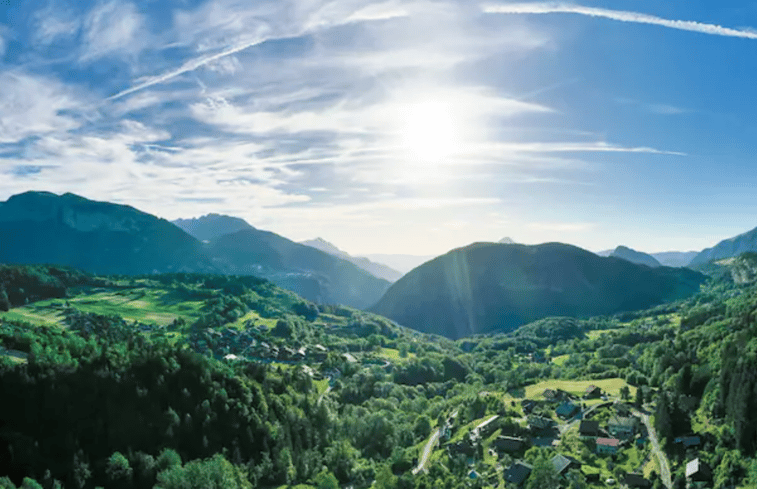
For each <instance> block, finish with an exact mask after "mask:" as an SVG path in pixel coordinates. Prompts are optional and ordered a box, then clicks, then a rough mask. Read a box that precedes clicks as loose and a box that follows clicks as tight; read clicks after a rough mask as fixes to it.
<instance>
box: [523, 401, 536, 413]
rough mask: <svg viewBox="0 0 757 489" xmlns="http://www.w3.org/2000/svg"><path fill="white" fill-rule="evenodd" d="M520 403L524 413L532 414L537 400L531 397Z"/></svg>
mask: <svg viewBox="0 0 757 489" xmlns="http://www.w3.org/2000/svg"><path fill="white" fill-rule="evenodd" d="M520 405H521V406H522V407H523V413H524V414H531V412H532V411H533V410H534V408H535V407H536V401H532V400H531V399H523V400H522V401H521V402H520Z"/></svg>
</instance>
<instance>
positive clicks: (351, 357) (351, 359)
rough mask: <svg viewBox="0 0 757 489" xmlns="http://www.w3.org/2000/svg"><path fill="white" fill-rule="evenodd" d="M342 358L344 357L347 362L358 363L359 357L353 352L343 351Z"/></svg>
mask: <svg viewBox="0 0 757 489" xmlns="http://www.w3.org/2000/svg"><path fill="white" fill-rule="evenodd" d="M342 358H344V359H345V361H347V363H357V358H355V356H354V355H352V354H351V353H342Z"/></svg>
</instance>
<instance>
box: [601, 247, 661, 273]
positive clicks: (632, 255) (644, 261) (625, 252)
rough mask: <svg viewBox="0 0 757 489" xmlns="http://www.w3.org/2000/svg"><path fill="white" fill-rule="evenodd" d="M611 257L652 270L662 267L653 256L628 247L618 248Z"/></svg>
mask: <svg viewBox="0 0 757 489" xmlns="http://www.w3.org/2000/svg"><path fill="white" fill-rule="evenodd" d="M610 256H614V257H615V258H621V259H623V260H626V261H630V262H631V263H636V264H637V265H646V266H648V267H652V268H657V267H659V266H662V265H661V264H660V262H658V261H657V260H656V259H655V258H654V257H653V256H652V255H649V254H647V253H643V252H641V251H636V250H632V249H631V248H628V247H627V246H618V247H617V248H615V250H614V251H613V252H612V253H611V254H610Z"/></svg>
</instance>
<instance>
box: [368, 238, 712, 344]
mask: <svg viewBox="0 0 757 489" xmlns="http://www.w3.org/2000/svg"><path fill="white" fill-rule="evenodd" d="M705 280H706V276H704V275H702V274H700V273H697V272H694V271H692V270H689V269H686V268H669V267H658V268H650V267H648V266H644V265H637V264H634V263H631V262H629V261H626V260H623V259H619V258H615V257H606V258H605V257H599V256H597V255H596V254H594V253H591V252H589V251H586V250H583V249H581V248H577V247H575V246H571V245H566V244H561V243H547V244H542V245H535V246H526V245H507V244H497V243H476V244H472V245H470V246H467V247H464V248H459V249H456V250H453V251H450V252H449V253H447V254H445V255H443V256H440V257H438V258H436V259H434V260H431V261H430V262H428V263H425V264H423V265H421V266H420V267H418V268H416V269H415V270H413V271H411V272H410V273H408V274H407V275H405V276H404V277H402V278H401V279H400V280H398V281H397V282H396V283H394V284H393V285H392V286H391V287H390V288H389V290H388V291H387V292H386V294H385V295H384V296H383V297H382V298H381V300H380V301H379V302H378V303H377V304H376V305H375V306H373V307H372V308H371V311H372V312H376V313H378V314H382V315H384V316H387V317H389V318H391V319H394V320H395V321H397V322H398V323H400V324H402V325H404V326H408V327H411V328H413V329H417V330H419V331H423V332H433V333H436V334H442V335H444V336H447V337H449V338H461V337H465V336H470V335H475V334H480V333H491V332H497V331H511V330H513V329H515V328H517V327H518V326H520V325H522V324H525V323H527V322H529V321H533V320H536V319H539V318H543V317H547V316H573V317H581V316H592V315H601V314H612V313H616V312H620V311H631V310H637V309H642V308H647V307H650V306H653V305H656V304H661V303H663V302H666V301H672V300H676V299H680V298H683V297H687V296H689V295H691V294H694V293H695V292H697V291H698V290H699V286H700V284H701V283H703V282H704V281H705Z"/></svg>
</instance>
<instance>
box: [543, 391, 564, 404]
mask: <svg viewBox="0 0 757 489" xmlns="http://www.w3.org/2000/svg"><path fill="white" fill-rule="evenodd" d="M541 395H542V396H544V399H546V400H548V401H561V400H563V399H565V392H563V391H561V390H560V389H544V392H542V393H541Z"/></svg>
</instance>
